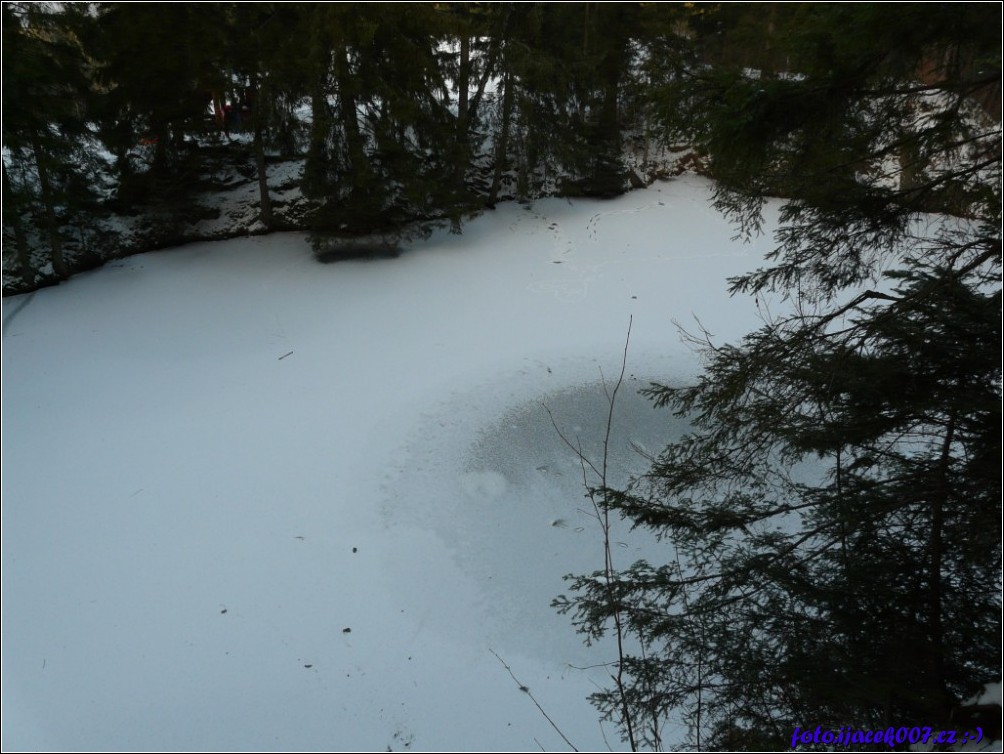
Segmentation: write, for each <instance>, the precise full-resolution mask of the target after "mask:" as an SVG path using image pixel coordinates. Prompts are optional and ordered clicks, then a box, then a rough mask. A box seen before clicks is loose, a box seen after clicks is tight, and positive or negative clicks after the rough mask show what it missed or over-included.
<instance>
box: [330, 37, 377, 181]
mask: <svg viewBox="0 0 1004 754" xmlns="http://www.w3.org/2000/svg"><path fill="white" fill-rule="evenodd" d="M335 83H336V84H337V85H338V101H339V102H340V103H341V115H342V125H343V126H344V127H345V143H346V145H347V146H348V150H349V165H348V169H349V172H350V173H351V174H352V175H353V176H354V177H355V181H354V182H355V183H356V185H358V184H359V181H358V179H359V177H361V176H363V175H366V174H367V172H368V169H369V163H368V162H367V160H366V149H365V144H364V142H363V137H362V129H360V127H359V103H358V101H357V100H356V94H355V91H354V90H353V88H352V81H351V75H350V71H349V59H348V50H346V49H345V46H344V44H343V45H340V46H339V48H338V50H337V51H336V52H335Z"/></svg>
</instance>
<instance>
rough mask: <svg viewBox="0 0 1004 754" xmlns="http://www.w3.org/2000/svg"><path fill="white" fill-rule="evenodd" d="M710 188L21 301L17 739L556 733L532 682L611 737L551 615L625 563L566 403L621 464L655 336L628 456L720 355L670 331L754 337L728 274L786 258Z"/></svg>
mask: <svg viewBox="0 0 1004 754" xmlns="http://www.w3.org/2000/svg"><path fill="white" fill-rule="evenodd" d="M709 189H710V184H709V183H708V182H707V181H705V180H703V179H699V178H694V177H684V178H680V179H677V180H674V181H672V182H668V183H658V184H655V185H653V186H652V187H650V188H648V189H645V190H642V191H636V192H633V193H630V194H628V195H626V196H623V197H621V198H619V199H616V200H614V201H610V202H590V201H575V202H570V201H568V200H564V199H548V200H543V201H539V202H537V203H535V204H534V205H532V206H521V205H518V204H508V205H500V206H499V208H498V210H496V211H494V212H489V213H486V214H485V215H484V216H483V217H481V218H479V219H478V220H476V221H474V222H472V223H471V224H469V225H468V226H466V228H465V231H464V234H463V235H462V236H451V235H448V234H445V233H442V234H436V235H434V236H433V237H432V238H430V239H428V240H427V241H423V242H420V243H417V244H415V245H414V246H413V247H412V248H410V249H408V250H407V251H406V252H405V253H404V254H403V255H402V256H401V257H400V258H397V259H391V260H375V261H358V262H344V263H338V264H331V265H321V264H318V263H317V262H316V261H315V260H314V259H313V257H312V255H311V251H310V248H309V246H308V244H307V241H306V239H305V237H304V236H302V235H299V234H288V235H274V236H262V237H254V238H247V239H240V240H232V241H224V242H216V243H205V244H193V245H189V246H185V247H181V248H177V249H172V250H168V251H162V252H155V253H150V254H144V255H140V256H136V257H132V258H129V259H126V260H123V261H120V262H116V263H115V264H113V265H111V266H108V267H105V268H104V269H101V270H98V271H96V272H93V273H88V274H85V275H80V276H78V277H76V278H74V279H73V280H71V281H70V282H68V283H64V284H63V285H61V286H59V287H57V288H48V289H43V290H40V291H38V292H36V293H34V294H31V295H28V296H17V297H12V298H7V299H4V301H3V469H4V474H3V543H2V544H3V700H2V701H3V723H2V731H3V741H2V743H3V748H4V750H14V749H17V750H25V749H50V750H56V749H75V750H81V749H104V750H108V749H113V750H133V749H136V750H150V749H156V750H170V749H189V750H191V749H198V750H215V749H221V750H235V749H238V750H262V749H266V750H275V749H289V750H318V749H334V750H354V749H359V750H390V749H393V750H407V749H411V750H432V749H440V750H481V749H486V750H536V749H537V748H538V746H539V747H542V748H544V749H546V750H565V749H567V744H566V743H565V742H564V741H563V740H562V739H561V737H560V736H559V735H558V733H557V732H556V731H555V729H554V728H553V727H552V726H551V724H550V723H549V722H548V721H547V719H545V717H544V716H543V715H542V714H541V712H540V711H539V710H538V709H537V707H536V706H535V704H534V701H533V700H534V699H535V700H536V701H537V702H539V703H540V705H541V706H542V707H543V708H544V710H545V711H546V712H547V714H548V715H549V716H550V717H551V719H552V720H553V721H554V722H555V723H556V724H557V726H558V727H560V728H561V730H562V732H563V733H564V734H565V735H566V736H567V737H568V739H569V740H571V742H572V743H573V744H575V746H577V747H578V748H580V749H594V750H595V749H606V748H607V746H608V744H609V746H611V747H613V748H622V744H621V743H620V742H619V740H618V738H617V734H616V731H615V730H613V729H612V728H611V727H609V726H607V727H606V728H601V726H600V724H599V723H598V721H597V717H596V714H595V710H594V709H593V708H592V707H591V706H590V705H589V703H588V702H587V699H586V697H587V696H588V695H589V694H590V693H591V692H592V691H594V690H595V688H596V684H602V683H604V678H605V674H604V671H603V670H602V669H601V668H598V667H596V666H598V665H599V664H600V663H602V662H605V661H609V660H610V659H612V656H613V655H612V650H611V648H610V647H608V646H603V645H599V646H594V647H591V648H587V647H585V646H584V645H583V644H582V642H581V640H580V637H579V636H578V635H576V634H575V632H574V630H573V628H572V626H571V623H570V621H569V619H568V618H567V617H565V616H560V615H558V614H556V613H555V611H554V610H553V609H552V608H551V607H550V601H551V599H553V598H554V597H555V596H557V595H558V594H560V593H562V591H563V589H564V584H563V581H562V575H563V574H566V573H569V572H586V571H592V570H594V569H597V568H600V567H601V566H602V550H601V546H600V545H601V542H600V533H599V529H598V526H597V523H596V521H595V520H594V519H593V518H592V517H591V516H590V515H589V513H590V510H591V509H590V507H589V503H588V501H587V500H585V499H584V497H583V487H582V472H581V468H580V464H579V461H578V460H577V459H576V457H575V454H574V453H572V452H571V451H570V450H569V449H568V447H567V446H566V445H565V444H564V443H563V441H562V439H561V438H560V437H559V435H558V432H557V431H556V430H555V428H554V427H553V426H552V424H551V418H550V416H549V414H548V411H550V414H551V415H553V417H554V420H555V422H556V424H557V425H558V427H559V428H560V429H561V431H562V432H563V433H565V435H566V436H567V437H568V438H578V439H579V440H581V442H582V447H583V450H584V451H585V452H586V454H587V455H592V456H595V454H596V453H598V452H599V449H600V446H599V442H600V439H601V437H602V430H603V428H604V422H605V417H606V413H607V403H606V397H605V393H604V384H603V381H604V380H605V381H606V386H607V389H609V388H610V387H612V384H613V380H614V379H615V378H616V375H617V373H618V371H619V368H620V362H621V356H622V351H623V348H624V343H625V337H626V334H627V329H628V324H629V322H633V324H632V330H631V339H630V346H629V350H628V357H627V374H628V377H627V380H626V383H625V387H624V389H623V390H622V392H621V393H620V397H619V399H618V404H617V407H618V411H617V413H616V417H615V426H614V434H613V443H612V447H611V452H612V457H613V459H614V461H615V463H614V467H615V469H616V473H617V474H618V475H621V476H622V477H623V475H625V474H627V473H628V472H630V471H631V470H632V469H640V468H642V466H643V461H642V460H641V459H640V457H639V456H638V455H637V454H636V453H635V452H634V450H632V447H634V446H637V447H640V448H647V449H649V450H653V451H655V450H658V449H660V448H661V446H662V445H663V444H664V443H665V442H666V441H667V440H668V439H669V438H671V437H672V436H673V435H674V433H677V432H679V431H680V427H678V426H676V424H675V422H674V420H673V419H672V418H671V417H669V416H667V415H666V414H664V413H662V412H659V411H656V410H654V409H653V408H652V407H651V406H650V405H649V404H648V403H647V402H646V401H644V400H643V399H642V398H640V397H638V396H637V393H636V391H637V389H638V388H639V387H643V386H644V385H645V384H647V380H648V379H659V380H663V381H672V380H676V379H686V378H687V377H688V376H689V375H692V374H693V373H694V372H695V370H696V369H697V368H698V365H697V363H696V359H695V356H694V354H693V353H691V352H690V351H689V350H688V348H687V347H686V346H685V345H684V344H683V343H682V342H681V340H680V338H679V336H678V334H677V331H676V329H675V327H674V325H673V320H677V321H679V322H680V323H681V324H684V325H687V326H693V325H694V322H695V320H694V318H695V317H697V318H699V319H700V321H701V323H702V324H703V325H704V327H706V328H707V329H708V330H710V331H711V332H712V333H714V334H715V336H716V338H718V339H720V340H726V339H731V340H735V339H738V338H739V337H740V336H741V335H742V334H743V333H745V332H746V331H748V330H750V329H752V328H753V327H754V326H755V325H756V323H757V320H756V307H755V305H754V302H753V301H751V300H748V299H745V298H737V299H730V298H729V297H728V296H727V294H726V292H725V279H726V278H727V277H729V276H731V275H735V274H739V273H742V272H744V271H747V270H750V269H752V268H753V267H755V266H757V265H758V264H759V262H760V261H761V258H762V254H763V252H764V251H765V250H766V248H767V243H768V242H767V241H763V242H762V243H754V244H751V245H743V244H739V243H736V242H734V241H732V240H730V239H731V237H732V235H733V229H732V228H730V227H729V226H728V225H727V224H726V223H725V222H724V221H723V220H722V218H721V217H720V216H719V215H717V214H716V213H715V212H714V211H713V210H712V209H711V208H710V207H709V205H708V193H709ZM616 540H617V545H616V547H615V550H616V552H615V557H617V558H619V559H620V560H619V564H621V565H625V564H628V563H630V562H631V560H633V558H634V557H635V556H636V555H637V554H638V551H639V550H641V549H648V550H650V548H652V547H653V546H654V545H653V544H652V543H650V542H643V541H641V540H640V539H638V538H637V537H636V536H635V535H628V534H627V533H624V532H618V533H617V536H616ZM650 554H651V553H650ZM499 658H501V660H502V661H504V663H505V664H506V665H508V666H509V667H510V668H511V670H512V673H513V674H514V675H515V677H516V678H518V683H517V682H516V681H515V680H514V679H513V677H511V676H510V674H509V672H508V671H507V670H506V668H505V667H504V666H503V664H502V662H501V661H500V659H499ZM586 667H591V668H592V669H588V670H587V669H582V668H586ZM520 684H522V685H524V686H525V687H527V688H528V689H529V691H530V693H531V694H532V698H531V697H530V695H529V694H527V693H526V692H524V691H522V690H521V689H520ZM670 737H672V736H671V735H670Z"/></svg>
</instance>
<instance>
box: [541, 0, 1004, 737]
mask: <svg viewBox="0 0 1004 754" xmlns="http://www.w3.org/2000/svg"><path fill="white" fill-rule="evenodd" d="M767 10H768V11H769V12H767V13H758V14H757V16H758V17H757V16H755V15H754V14H752V13H750V12H749V9H748V8H746V9H741V8H740V9H738V10H737V9H735V8H730V9H728V10H725V11H723V16H724V17H723V18H718V19H709V18H707V15H708V14H707V13H705V12H704V11H703V10H702V11H700V12H698V11H695V17H694V18H693V19H691V21H690V22H689V23H688V24H687V25H686V26H685V27H681V32H682V33H683V34H684V35H685V37H686V44H682V43H680V40H679V39H678V40H672V39H670V40H667V41H666V44H665V45H664V47H663V54H664V57H663V59H662V61H661V62H662V65H663V68H662V70H653V76H654V77H657V78H658V79H659V80H660V81H662V82H663V83H664V89H663V102H662V110H661V113H662V119H663V123H664V124H665V127H666V129H667V133H668V134H670V138H678V139H679V138H686V139H688V140H690V141H691V142H692V143H695V144H698V145H700V147H701V148H702V150H703V153H704V155H705V158H706V159H707V160H708V163H709V165H710V167H711V170H712V172H713V173H714V175H715V177H716V178H718V180H719V181H720V184H719V185H720V188H719V191H718V194H717V197H716V203H717V205H718V206H719V208H721V209H722V210H723V211H725V212H727V213H729V214H730V215H731V216H732V217H733V218H735V219H736V220H737V222H738V224H739V226H740V229H741V231H745V232H748V233H755V232H757V231H759V229H760V228H761V226H762V219H763V218H762V209H763V206H764V203H765V201H766V199H767V198H768V196H770V195H771V194H775V195H776V194H781V195H783V196H786V197H792V198H790V199H787V200H786V201H785V202H784V204H783V208H782V210H781V224H780V229H779V230H778V233H777V241H778V246H777V249H776V251H775V252H774V253H773V254H772V255H771V256H770V259H771V261H772V262H773V266H771V267H768V268H765V269H762V270H758V271H755V272H753V273H751V274H749V275H745V276H743V277H740V278H738V279H735V280H733V281H732V290H733V292H734V293H743V294H748V295H756V296H757V297H758V300H759V297H761V296H765V295H768V296H769V295H774V296H776V297H778V298H781V299H782V300H784V301H786V302H787V304H788V306H789V308H790V310H791V312H792V313H791V314H789V315H786V316H780V317H771V316H769V315H767V314H765V315H764V322H763V325H762V326H761V327H760V329H758V330H757V331H756V332H754V333H752V334H750V335H748V336H747V337H746V338H745V339H743V341H742V342H741V343H739V344H738V345H720V344H715V343H713V340H712V337H711V336H710V335H709V334H707V333H699V334H697V335H694V336H691V337H692V338H693V342H694V343H695V345H696V346H697V347H699V348H700V349H701V350H702V351H703V353H704V357H705V361H706V368H705V372H704V374H703V376H702V377H701V378H700V379H699V380H698V381H697V382H696V384H693V385H689V386H666V385H654V386H652V388H651V389H650V391H649V394H650V395H651V396H652V397H653V399H654V400H655V402H656V404H657V405H658V406H661V407H669V408H671V409H672V410H673V411H674V412H676V413H677V414H679V415H681V416H686V417H688V418H689V420H690V422H691V423H692V426H693V431H692V432H691V433H690V434H689V435H687V436H686V437H685V438H684V439H683V440H681V441H680V442H678V443H675V444H673V445H671V446H669V447H668V448H667V449H666V450H665V451H664V452H663V453H662V454H661V455H660V456H659V457H658V458H657V459H656V460H655V462H654V463H653V465H652V468H651V470H650V472H649V473H648V474H647V475H646V476H644V477H643V478H641V479H639V480H637V481H636V483H634V484H633V485H632V486H631V487H630V488H629V489H626V490H616V489H608V488H605V487H600V488H598V489H595V490H593V491H592V492H593V494H594V495H596V496H598V497H599V498H600V499H601V500H602V502H603V504H604V506H605V507H606V510H608V511H610V512H617V513H620V514H622V515H623V516H625V517H627V518H628V519H629V520H630V521H632V522H633V523H634V524H635V525H637V526H642V527H646V528H649V529H651V530H653V531H655V532H656V533H657V534H658V535H659V536H660V537H661V538H662V539H663V540H664V541H665V543H666V547H667V550H668V553H667V555H668V557H667V562H665V563H661V564H658V563H657V564H652V563H648V562H638V563H635V564H634V565H632V566H631V567H629V568H627V569H625V570H623V571H619V572H615V571H613V570H611V569H609V568H608V569H607V570H605V571H601V572H597V573H594V574H590V575H587V576H581V577H577V578H575V579H573V581H572V589H573V593H572V596H571V597H562V598H560V599H559V600H557V601H556V605H557V606H558V607H559V608H560V609H561V610H563V611H568V612H570V613H571V614H572V615H573V616H574V620H575V622H576V623H577V625H578V626H579V627H580V629H581V630H582V631H583V632H585V633H586V634H587V636H589V637H591V638H596V637H598V636H600V635H603V634H604V633H606V632H609V631H615V629H616V628H617V627H619V630H620V633H621V636H620V637H619V638H620V639H621V640H622V641H623V640H626V638H627V637H630V638H631V639H633V640H634V641H635V647H636V649H635V650H634V651H631V652H627V653H625V654H624V655H623V656H622V657H621V658H619V662H618V664H619V667H620V669H621V670H622V673H623V676H622V677H624V678H625V679H626V680H623V681H619V682H618V683H617V684H615V685H614V686H613V687H612V688H611V689H609V690H606V691H603V692H600V693H597V694H596V695H595V696H594V701H595V702H596V704H597V705H598V706H599V708H600V709H601V710H602V711H603V713H604V715H605V716H606V717H607V718H608V719H611V720H614V721H616V722H617V723H618V724H620V725H621V727H622V730H624V731H625V736H627V735H628V734H629V733H630V734H631V736H632V739H631V742H632V744H634V743H636V738H635V737H636V736H640V738H638V739H637V743H638V744H647V745H651V746H655V747H658V746H661V745H662V740H661V730H662V728H663V726H664V725H665V723H666V722H667V721H668V720H670V719H674V720H680V719H682V721H683V722H685V723H686V724H687V725H688V726H689V729H690V730H691V740H690V741H689V742H687V743H688V744H689V745H691V746H696V747H697V748H712V749H714V748H723V749H753V750H755V749H774V750H776V749H782V748H788V747H789V746H790V745H791V743H790V742H791V734H792V731H793V730H794V728H795V727H796V726H800V727H806V726H808V725H810V724H811V725H812V726H813V727H815V726H816V725H822V726H823V728H824V729H827V728H829V729H833V730H839V729H840V728H841V727H842V726H850V727H851V728H861V729H865V728H867V729H875V728H880V727H881V728H885V727H886V726H890V725H892V726H897V727H898V726H902V725H906V726H913V725H919V726H924V725H928V726H932V725H933V726H937V725H943V726H946V727H950V725H951V721H952V716H953V710H955V708H956V707H957V706H958V705H959V704H960V703H961V702H962V701H963V700H964V699H965V698H966V697H967V696H969V695H970V694H972V693H974V692H975V691H976V690H978V689H979V688H980V686H981V684H983V683H987V682H991V681H999V680H1000V668H1001V654H1000V635H1001V634H1000V628H1001V627H1000V617H1001V593H1000V571H1001V479H1000V457H1001V446H1000V439H1001V436H1000V425H1001V322H1000V312H1001V289H1000V274H1001V273H1000V270H1001V268H1000V262H1001V259H1000V257H1001V239H1000V227H1001V226H1000V220H1001V218H1000V208H1001V195H1000V186H1001V171H1000V166H1001V163H1000V157H1001V141H1000V137H1001V133H1000V121H999V118H998V117H997V116H998V115H999V103H1000V74H1001V63H1000V38H999V35H998V34H997V28H998V27H999V20H1000V19H999V8H994V7H991V6H987V5H965V6H959V5H953V6H951V7H950V8H949V7H948V6H939V5H935V4H924V5H910V6H905V7H904V6H885V5H876V4H864V5H811V6H801V5H800V6H797V7H774V6H770V7H769V8H768V9H767ZM751 29H752V30H757V32H758V34H757V35H756V36H757V37H758V38H759V39H761V40H763V44H764V46H765V47H767V46H769V50H768V51H767V52H769V55H767V54H765V55H764V56H763V58H766V59H769V60H771V61H778V60H783V61H786V66H787V70H778V69H773V70H770V69H759V70H753V69H751V66H750V62H751V61H753V60H757V56H756V55H752V56H751V57H750V58H748V59H744V58H742V57H741V56H740V57H739V58H738V59H737V58H735V57H733V58H730V57H729V56H728V55H726V54H725V52H726V51H727V52H729V55H732V56H734V55H735V47H732V46H730V45H729V44H728V43H727V42H726V43H725V44H722V38H723V36H724V37H725V38H726V39H728V38H729V37H731V36H734V35H743V36H748V35H749V34H750V32H751ZM848 30H853V32H854V33H853V34H851V33H848ZM768 43H769V45H768ZM651 62H652V65H653V67H654V68H657V67H658V66H659V64H660V61H659V60H656V59H653V61H651ZM932 212H937V213H939V214H938V215H932V214H930V213H932ZM765 311H766V310H765ZM639 732H640V733H639Z"/></svg>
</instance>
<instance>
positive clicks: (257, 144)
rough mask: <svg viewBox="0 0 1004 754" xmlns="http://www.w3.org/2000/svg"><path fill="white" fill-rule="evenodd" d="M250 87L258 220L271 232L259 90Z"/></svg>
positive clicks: (271, 221)
mask: <svg viewBox="0 0 1004 754" xmlns="http://www.w3.org/2000/svg"><path fill="white" fill-rule="evenodd" d="M252 87H253V89H252V97H253V99H252V103H253V104H252V107H253V109H252V111H251V120H252V121H253V123H254V157H255V167H256V168H257V171H258V196H259V211H258V218H259V219H260V220H261V223H262V225H264V226H265V228H266V229H267V230H272V226H273V219H272V198H271V197H270V196H269V193H268V172H267V166H266V164H265V139H264V135H263V133H262V132H263V130H264V123H263V121H264V118H263V117H262V114H261V96H260V95H261V90H259V89H258V87H257V86H254V85H253V84H252Z"/></svg>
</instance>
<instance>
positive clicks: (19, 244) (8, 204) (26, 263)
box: [3, 163, 35, 283]
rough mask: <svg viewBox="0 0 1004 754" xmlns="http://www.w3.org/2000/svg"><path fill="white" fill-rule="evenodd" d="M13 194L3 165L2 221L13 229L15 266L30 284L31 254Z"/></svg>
mask: <svg viewBox="0 0 1004 754" xmlns="http://www.w3.org/2000/svg"><path fill="white" fill-rule="evenodd" d="M20 204H21V203H20V202H19V201H18V199H17V197H16V196H15V194H14V187H13V186H12V185H11V182H10V176H9V175H7V165H6V163H5V164H4V165H3V207H4V221H5V222H6V221H8V220H9V221H10V224H11V227H13V229H14V250H15V252H16V254H17V264H18V267H19V268H20V272H21V278H22V279H23V280H24V281H25V282H26V283H31V282H33V281H34V279H35V271H34V270H32V269H31V252H30V250H29V249H28V238H27V236H26V235H25V232H24V223H23V222H22V221H21V206H20Z"/></svg>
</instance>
